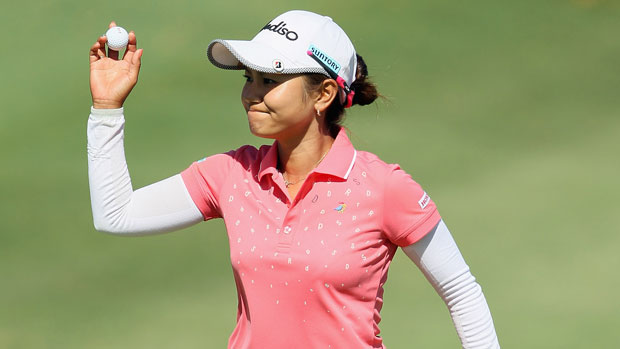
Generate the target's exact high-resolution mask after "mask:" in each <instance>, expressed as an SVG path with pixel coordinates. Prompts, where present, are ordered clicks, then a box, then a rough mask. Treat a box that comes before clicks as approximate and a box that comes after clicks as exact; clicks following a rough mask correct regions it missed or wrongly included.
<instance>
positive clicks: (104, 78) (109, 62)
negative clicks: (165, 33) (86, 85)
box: [89, 22, 142, 109]
mask: <svg viewBox="0 0 620 349" xmlns="http://www.w3.org/2000/svg"><path fill="white" fill-rule="evenodd" d="M114 26H116V23H115V22H111V23H110V26H109V27H110V28H111V27H114ZM106 42H107V38H106V37H105V36H101V37H100V38H99V39H98V40H97V42H95V44H94V45H93V46H92V47H91V48H90V55H89V59H90V93H91V95H92V98H93V107H94V108H96V109H112V108H120V107H122V106H123V103H124V102H125V99H126V98H127V96H128V95H129V93H130V92H131V90H132V89H133V87H134V86H135V85H136V83H137V82H138V73H139V72H140V63H141V58H142V49H137V41H136V34H135V33H134V32H133V31H131V32H129V44H128V45H127V49H126V50H125V54H124V55H123V58H122V59H120V60H119V59H118V58H119V57H118V55H119V53H118V51H113V50H109V49H108V53H107V55H106V48H105V46H106Z"/></svg>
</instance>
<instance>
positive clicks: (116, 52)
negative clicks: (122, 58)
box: [108, 46, 118, 61]
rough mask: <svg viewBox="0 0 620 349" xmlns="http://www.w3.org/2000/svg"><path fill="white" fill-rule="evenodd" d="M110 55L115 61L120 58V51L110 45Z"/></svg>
mask: <svg viewBox="0 0 620 349" xmlns="http://www.w3.org/2000/svg"><path fill="white" fill-rule="evenodd" d="M108 57H110V58H112V59H113V60H115V61H116V60H118V51H114V50H112V49H111V48H110V46H108Z"/></svg>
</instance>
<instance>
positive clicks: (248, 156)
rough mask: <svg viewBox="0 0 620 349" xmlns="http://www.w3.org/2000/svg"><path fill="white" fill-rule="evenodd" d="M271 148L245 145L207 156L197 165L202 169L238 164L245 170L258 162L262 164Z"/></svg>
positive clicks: (268, 146)
mask: <svg viewBox="0 0 620 349" xmlns="http://www.w3.org/2000/svg"><path fill="white" fill-rule="evenodd" d="M269 148H271V146H270V145H263V146H261V147H260V148H256V147H255V146H253V145H243V146H241V147H239V148H237V149H232V150H229V151H227V152H224V153H218V154H214V155H211V156H207V157H205V158H203V159H200V160H198V161H196V163H197V164H198V165H199V166H200V167H204V166H213V165H216V164H217V165H224V164H228V165H233V164H238V165H241V166H242V167H244V168H248V167H251V166H252V165H253V164H255V163H257V162H258V163H260V161H261V160H262V158H263V157H264V156H265V154H266V153H267V152H268V151H269Z"/></svg>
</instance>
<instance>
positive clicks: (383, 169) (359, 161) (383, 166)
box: [355, 150, 402, 176]
mask: <svg viewBox="0 0 620 349" xmlns="http://www.w3.org/2000/svg"><path fill="white" fill-rule="evenodd" d="M355 167H356V168H357V169H358V170H360V171H365V172H366V173H368V174H373V175H380V176H385V175H388V174H390V173H392V172H394V171H396V170H400V171H402V170H401V168H400V165H398V164H391V163H387V162H385V161H383V160H381V158H379V156H377V155H376V154H373V153H370V152H367V151H359V150H358V151H357V154H356V159H355Z"/></svg>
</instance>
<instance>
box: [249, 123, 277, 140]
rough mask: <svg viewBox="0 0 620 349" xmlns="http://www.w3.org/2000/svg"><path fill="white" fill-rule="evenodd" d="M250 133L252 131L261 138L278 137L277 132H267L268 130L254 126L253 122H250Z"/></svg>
mask: <svg viewBox="0 0 620 349" xmlns="http://www.w3.org/2000/svg"><path fill="white" fill-rule="evenodd" d="M250 133H252V134H253V135H255V136H256V137H260V138H267V139H275V138H276V133H274V132H266V130H262V129H261V128H260V127H252V125H251V124H250Z"/></svg>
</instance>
